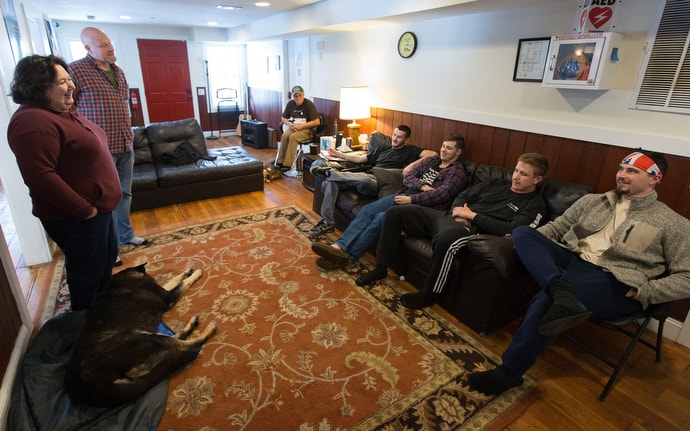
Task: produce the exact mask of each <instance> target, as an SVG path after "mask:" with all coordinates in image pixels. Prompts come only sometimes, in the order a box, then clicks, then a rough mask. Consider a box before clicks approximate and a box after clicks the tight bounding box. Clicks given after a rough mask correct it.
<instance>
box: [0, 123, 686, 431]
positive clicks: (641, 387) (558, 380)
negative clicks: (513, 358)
mask: <svg viewBox="0 0 690 431" xmlns="http://www.w3.org/2000/svg"><path fill="white" fill-rule="evenodd" d="M237 141H238V138H237V137H233V136H230V137H228V138H221V139H220V140H218V141H209V144H210V145H211V142H213V144H212V145H214V146H223V145H227V144H228V143H233V144H234V143H236V142H237ZM247 150H248V151H249V152H251V153H252V154H254V155H255V156H256V157H257V158H259V159H261V160H262V161H264V162H265V161H268V160H270V159H271V158H272V157H273V156H274V155H275V150H272V149H263V150H255V149H252V148H247ZM311 199H312V193H311V192H310V191H308V190H307V189H305V188H304V187H303V186H302V182H301V179H292V178H287V177H283V178H282V179H279V180H277V181H273V182H271V183H267V184H266V185H265V190H264V192H254V193H247V194H243V195H238V196H229V197H225V198H219V199H210V200H205V201H200V202H192V203H187V204H180V205H173V206H170V207H165V208H158V209H152V210H147V211H139V212H135V213H133V214H132V217H131V218H132V224H133V226H134V230H135V232H136V233H137V234H138V235H140V236H147V235H152V234H156V233H159V232H163V231H166V230H170V229H175V228H178V227H181V226H185V225H189V224H197V223H203V222H207V221H211V220H216V219H221V218H224V217H230V216H233V215H237V214H243V213H247V212H251V211H260V210H262V209H265V208H271V207H278V206H287V205H297V206H298V207H299V208H301V209H302V210H304V211H306V212H310V213H311V214H312V215H313V216H314V217H315V218H317V215H316V214H315V213H313V212H312V211H311ZM3 228H4V225H3ZM125 265H127V259H126V257H125ZM18 273H19V274H20V281H21V284H22V286H23V288H24V290H25V293H26V294H27V301H28V302H29V308H30V309H31V312H32V314H33V315H34V316H36V315H37V314H40V310H42V308H43V303H42V298H44V296H45V293H44V292H45V290H46V289H47V285H48V283H49V281H50V274H51V273H52V269H51V268H50V264H47V265H41V266H39V267H32V268H27V267H24V268H21V267H19V268H18ZM449 318H450V319H452V320H454V319H453V318H452V317H450V316H449ZM517 324H518V322H517V321H516V322H513V323H511V324H510V325H508V326H506V327H505V328H502V329H501V330H499V331H497V332H495V333H493V334H491V335H489V336H488V337H486V338H481V337H479V336H478V335H477V336H476V338H477V339H478V340H480V342H482V343H483V344H484V345H486V346H487V347H488V348H489V349H491V350H492V351H494V352H495V353H496V354H498V355H500V353H501V352H502V351H503V350H504V349H505V347H506V346H507V345H508V343H509V341H510V338H511V336H512V333H513V331H514V330H515V328H516V327H517ZM458 325H459V326H461V327H463V329H464V330H465V331H467V332H468V333H470V334H473V335H476V334H474V333H473V332H472V331H471V330H470V329H468V328H466V327H464V326H463V325H462V324H460V323H458ZM577 334H578V335H581V336H583V337H584V336H586V337H587V338H588V339H591V340H592V341H591V342H592V344H593V345H598V346H600V347H601V348H602V349H603V348H611V349H613V348H615V349H617V350H618V351H622V349H623V342H626V341H627V338H626V337H623V336H620V335H616V336H615V338H612V337H609V336H608V335H607V334H608V332H606V331H605V330H604V329H603V328H600V327H597V326H596V325H593V324H589V323H587V324H585V325H582V326H581V327H580V328H578V330H577ZM653 335H654V334H652V333H648V334H645V338H649V339H652V338H653ZM609 373H610V370H609V368H608V367H607V366H606V365H604V364H602V363H601V362H600V361H598V360H597V359H595V358H593V357H591V356H589V355H588V354H586V353H584V352H583V351H581V350H579V349H578V348H577V347H575V346H574V345H573V344H571V343H570V342H568V341H567V340H565V339H559V340H557V341H556V343H555V344H554V345H553V346H552V347H551V348H550V349H549V350H548V351H547V352H546V353H545V354H544V355H543V356H542V357H541V358H540V359H539V361H538V362H537V364H536V365H535V366H534V367H533V368H532V369H531V370H530V372H529V375H530V376H532V377H533V378H535V379H537V380H538V381H540V382H541V383H542V385H543V388H544V391H543V393H542V394H541V396H540V398H539V399H538V400H537V401H535V402H534V403H533V404H532V405H530V407H529V408H528V409H527V411H526V412H525V413H524V414H523V415H522V416H521V417H519V418H518V419H517V420H516V421H515V422H514V423H512V424H511V425H510V426H509V427H508V428H507V429H509V430H515V431H518V430H520V431H521V430H528V429H529V430H553V429H559V430H687V429H690V349H687V348H685V347H683V346H680V345H678V344H676V343H673V342H670V341H666V342H665V344H664V352H663V358H662V362H661V363H660V364H655V363H654V353H653V352H652V351H651V350H649V349H647V348H645V347H643V346H642V345H638V346H637V347H636V348H635V350H634V351H633V353H632V355H631V357H630V359H629V360H628V364H627V365H626V367H625V368H624V369H623V371H622V373H621V375H620V377H619V380H618V381H617V383H616V384H615V385H614V387H613V389H612V391H611V393H610V394H609V396H608V398H607V399H606V401H605V402H603V403H602V402H599V401H598V400H597V397H598V395H599V393H600V392H601V389H602V388H603V385H604V384H605V382H606V380H607V378H608V375H609Z"/></svg>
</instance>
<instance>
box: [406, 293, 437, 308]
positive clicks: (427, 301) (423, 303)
mask: <svg viewBox="0 0 690 431" xmlns="http://www.w3.org/2000/svg"><path fill="white" fill-rule="evenodd" d="M436 298H437V296H435V295H434V296H431V295H428V294H426V293H424V292H417V293H407V294H405V295H403V296H401V297H400V303H401V304H402V305H404V306H405V307H407V308H411V309H413V310H419V309H421V308H424V307H428V306H430V305H434V304H435V303H436Z"/></svg>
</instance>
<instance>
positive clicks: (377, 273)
mask: <svg viewBox="0 0 690 431" xmlns="http://www.w3.org/2000/svg"><path fill="white" fill-rule="evenodd" d="M547 169H548V162H547V161H546V158H544V156H543V155H541V154H538V153H525V154H523V155H521V156H520V157H519V158H518V162H517V165H516V166H515V171H514V172H513V176H512V180H510V181H509V180H503V179H498V178H497V179H494V180H491V181H487V182H485V183H480V184H477V185H474V186H472V187H470V188H469V189H467V190H465V191H463V192H461V193H460V194H459V195H458V196H457V197H456V198H455V201H453V205H452V207H451V208H452V209H451V211H439V210H435V209H432V208H426V207H422V206H417V205H406V206H396V207H392V208H390V209H389V210H388V211H387V212H386V217H385V219H384V222H383V230H382V231H381V236H380V237H379V242H378V247H377V250H376V267H375V268H374V269H373V270H371V271H369V272H367V273H365V274H362V275H361V276H360V277H359V278H358V279H357V280H356V282H357V284H358V285H360V286H363V285H366V284H369V283H371V282H373V281H375V280H380V279H382V278H385V277H386V275H387V273H388V266H389V264H390V263H391V262H392V261H393V259H394V256H395V252H396V250H397V248H398V244H399V242H400V238H401V236H402V234H403V233H405V234H406V235H407V236H408V237H417V238H429V239H431V240H432V249H433V252H432V257H431V270H430V272H429V275H428V276H427V279H426V281H425V283H424V288H423V289H422V290H421V291H420V292H418V293H410V294H406V295H403V296H402V297H401V298H400V301H401V302H402V304H403V305H404V306H405V307H407V308H412V309H419V308H424V307H427V306H429V305H432V304H434V303H435V302H436V299H437V298H438V296H439V295H440V294H441V292H442V290H443V288H444V287H445V285H446V281H447V279H448V275H449V272H450V269H451V268H452V262H453V259H454V258H455V255H456V254H457V253H458V252H460V251H462V250H464V247H465V245H466V244H467V240H468V239H469V238H470V237H471V236H472V235H474V234H478V233H488V234H492V235H501V236H504V235H510V233H511V232H512V231H513V229H514V228H515V227H516V226H519V225H530V226H531V227H537V226H539V224H540V223H541V222H542V220H543V218H544V216H545V215H546V203H545V202H544V199H543V198H542V197H541V194H540V193H539V192H538V191H537V190H536V188H537V185H538V184H539V183H540V182H541V181H542V180H543V179H544V175H545V174H546V171H547Z"/></svg>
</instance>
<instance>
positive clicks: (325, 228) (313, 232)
mask: <svg viewBox="0 0 690 431" xmlns="http://www.w3.org/2000/svg"><path fill="white" fill-rule="evenodd" d="M334 229H335V225H334V224H328V222H326V220H324V219H321V220H319V222H318V223H316V225H314V227H313V228H311V229H309V236H319V235H323V234H325V233H328V232H333V230H334Z"/></svg>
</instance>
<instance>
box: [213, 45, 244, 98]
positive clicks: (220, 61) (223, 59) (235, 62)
mask: <svg viewBox="0 0 690 431" xmlns="http://www.w3.org/2000/svg"><path fill="white" fill-rule="evenodd" d="M205 50H206V59H207V60H208V80H209V87H210V88H209V92H210V96H211V97H210V100H211V112H215V111H216V110H217V108H218V102H219V101H220V99H219V98H218V97H217V96H218V90H221V89H223V88H231V89H234V90H237V103H238V104H239V107H240V110H242V109H244V103H243V102H244V90H245V89H244V88H243V87H242V82H243V80H242V62H241V47H240V46H236V45H234V46H233V45H228V44H210V43H209V44H206V45H205ZM224 93H227V92H224ZM222 96H223V94H221V97H222Z"/></svg>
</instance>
